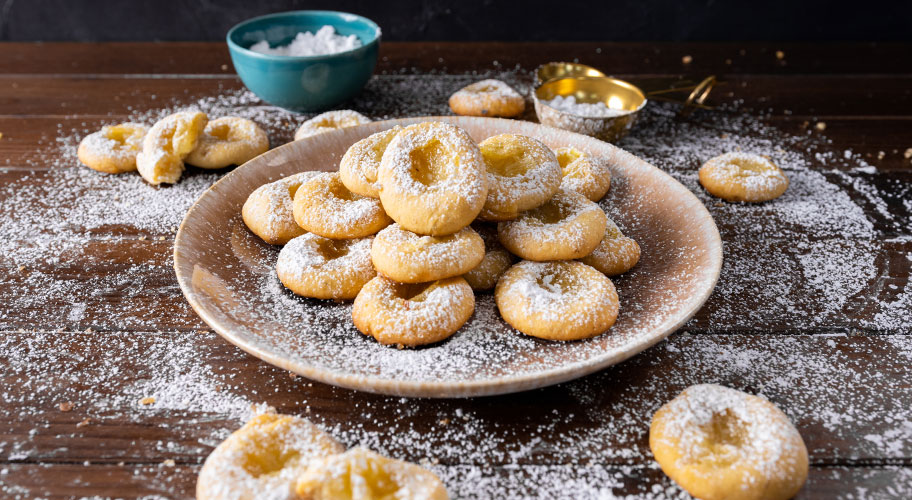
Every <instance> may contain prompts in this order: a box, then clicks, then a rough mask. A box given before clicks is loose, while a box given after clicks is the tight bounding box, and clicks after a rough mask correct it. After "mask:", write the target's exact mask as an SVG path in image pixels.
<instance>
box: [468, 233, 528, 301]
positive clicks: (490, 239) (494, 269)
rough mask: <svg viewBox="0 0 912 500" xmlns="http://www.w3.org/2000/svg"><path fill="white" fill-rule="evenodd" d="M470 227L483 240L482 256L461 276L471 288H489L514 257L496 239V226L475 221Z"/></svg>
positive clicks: (510, 264)
mask: <svg viewBox="0 0 912 500" xmlns="http://www.w3.org/2000/svg"><path fill="white" fill-rule="evenodd" d="M472 228H473V229H475V232H477V233H478V234H479V235H480V236H481V239H482V240H484V248H485V253H484V258H482V259H481V262H480V263H479V264H478V265H477V266H475V267H474V268H472V270H471V271H469V272H467V273H465V274H464V275H462V277H463V278H465V280H466V282H468V283H469V286H471V287H472V290H475V291H483V290H490V289H492V288H494V285H496V284H497V281H498V280H499V279H500V277H501V276H503V273H505V272H506V271H507V269H509V268H510V266H512V265H513V262H514V261H515V260H516V259H515V258H514V257H513V254H511V253H510V252H508V251H507V249H506V248H504V247H503V245H501V244H500V242H499V241H497V226H491V225H488V224H482V223H475V224H472Z"/></svg>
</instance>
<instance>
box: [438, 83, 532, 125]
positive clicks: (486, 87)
mask: <svg viewBox="0 0 912 500" xmlns="http://www.w3.org/2000/svg"><path fill="white" fill-rule="evenodd" d="M449 104H450V109H452V110H453V112H454V113H456V114H457V115H465V116H502V117H505V118H512V117H514V116H519V115H521V114H522V112H523V111H524V110H525V109H526V100H525V99H523V96H522V95H520V94H519V92H517V91H516V90H514V89H513V87H511V86H509V85H507V84H506V83H505V82H502V81H500V80H493V79H489V80H482V81H480V82H475V83H473V84H471V85H467V86H465V87H463V88H461V89H459V90H458V91H456V93H454V94H453V95H451V96H450V101H449Z"/></svg>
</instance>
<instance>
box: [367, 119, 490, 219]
mask: <svg viewBox="0 0 912 500" xmlns="http://www.w3.org/2000/svg"><path fill="white" fill-rule="evenodd" d="M377 178H378V180H379V182H380V200H381V201H382V202H383V208H385V209H386V213H388V214H389V216H390V217H392V218H393V220H395V221H396V222H398V223H399V224H400V225H401V226H402V227H403V228H404V229H407V230H409V231H412V232H415V233H418V234H430V235H434V236H440V235H444V234H453V233H455V232H456V231H459V230H460V229H462V228H464V227H466V226H468V225H469V224H470V223H471V222H472V221H473V220H474V219H475V217H476V216H478V212H480V211H481V208H482V206H484V202H485V197H487V195H488V180H487V175H486V174H485V164H484V159H483V158H482V157H481V151H479V149H478V146H477V145H476V144H475V142H474V141H472V138H471V137H469V134H468V133H466V131H465V130H463V129H461V128H459V127H456V126H455V125H450V124H448V123H441V122H424V123H418V124H415V125H409V126H408V127H405V128H403V129H402V131H400V132H399V134H398V135H396V137H395V138H393V140H392V142H390V144H389V146H388V147H387V148H386V152H385V153H383V159H382V160H381V161H380V169H379V170H378V172H377Z"/></svg>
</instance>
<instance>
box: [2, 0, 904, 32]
mask: <svg viewBox="0 0 912 500" xmlns="http://www.w3.org/2000/svg"><path fill="white" fill-rule="evenodd" d="M293 9H332V10H342V11H348V12H354V13H357V14H361V15H364V16H367V17H369V18H371V19H373V20H374V21H376V22H377V24H379V25H380V26H381V28H382V29H383V38H384V40H388V41H394V40H461V41H472V40H504V41H524V40H525V41H551V40H561V41H577V40H579V41H584V40H616V41H630V40H635V41H646V40H649V41H652V40H655V41H723V40H733V41H735V40H738V41H740V40H744V41H767V40H768V41H774V40H775V41H862V40H871V41H909V40H912V0H901V1H893V2H883V1H874V2H871V1H868V2H854V3H842V2H823V1H806V2H803V1H800V0H792V1H784V0H770V1H763V0H757V1H753V2H734V1H730V2H729V1H719V0H715V1H714V0H703V1H688V0H681V1H676V0H600V1H589V2H579V1H561V0H552V1H550V2H544V1H534V0H529V1H522V0H502V1H494V0H464V1H459V0H449V1H448V0H423V1H422V0H406V1H395V0H374V1H370V0H335V1H294V0H262V1H259V0H224V1H216V0H198V1H194V0H155V1H119V0H82V1H80V0H71V1H67V0H0V40H7V41H38V40H45V41H111V40H120V41H129V40H221V39H222V38H223V37H224V35H225V33H226V32H227V31H228V29H229V28H230V27H231V26H232V25H234V24H235V23H237V22H239V21H242V20H244V19H247V18H249V17H253V16H257V15H261V14H267V13H271V12H279V11H283V10H293Z"/></svg>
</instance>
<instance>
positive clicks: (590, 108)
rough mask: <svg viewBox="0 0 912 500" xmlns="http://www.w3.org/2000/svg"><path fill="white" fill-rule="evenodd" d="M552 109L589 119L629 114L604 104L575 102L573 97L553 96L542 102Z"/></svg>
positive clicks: (624, 110)
mask: <svg viewBox="0 0 912 500" xmlns="http://www.w3.org/2000/svg"><path fill="white" fill-rule="evenodd" d="M542 102H543V103H545V104H547V105H548V106H551V107H552V108H554V109H557V110H560V111H563V112H565V113H570V114H571V115H577V116H586V117H589V118H611V117H614V116H621V115H626V114H627V113H630V111H628V110H626V109H615V108H610V107H608V105H607V104H605V103H604V102H595V103H589V102H576V97H574V96H572V95H571V96H566V97H564V96H555V97H554V99H551V100H550V101H542Z"/></svg>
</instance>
